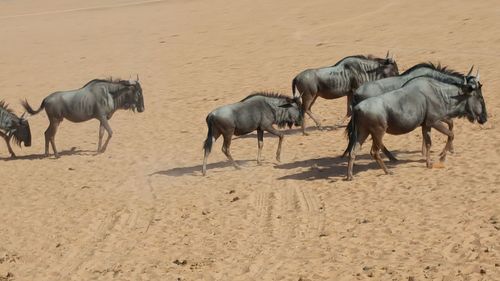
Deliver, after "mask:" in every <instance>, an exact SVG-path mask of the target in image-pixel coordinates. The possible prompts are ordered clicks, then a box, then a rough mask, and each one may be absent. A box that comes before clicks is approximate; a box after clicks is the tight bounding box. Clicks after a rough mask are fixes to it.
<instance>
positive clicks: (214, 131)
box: [201, 128, 220, 175]
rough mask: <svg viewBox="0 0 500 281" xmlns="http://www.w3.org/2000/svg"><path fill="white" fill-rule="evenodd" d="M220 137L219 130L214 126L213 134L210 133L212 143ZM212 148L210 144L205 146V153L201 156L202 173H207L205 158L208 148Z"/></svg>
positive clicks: (208, 151) (206, 158)
mask: <svg viewBox="0 0 500 281" xmlns="http://www.w3.org/2000/svg"><path fill="white" fill-rule="evenodd" d="M219 137H220V132H219V131H218V130H217V129H216V128H214V129H213V134H212V143H214V142H215V141H217V139H218V138H219ZM211 149H212V147H211V146H210V148H205V153H204V156H203V168H202V169H201V173H202V174H203V175H206V174H207V160H208V155H210V150H211Z"/></svg>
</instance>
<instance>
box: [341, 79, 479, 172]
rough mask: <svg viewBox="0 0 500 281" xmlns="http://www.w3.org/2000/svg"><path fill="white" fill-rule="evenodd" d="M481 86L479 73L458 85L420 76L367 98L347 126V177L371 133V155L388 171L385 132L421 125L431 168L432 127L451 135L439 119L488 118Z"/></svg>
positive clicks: (396, 133) (406, 130)
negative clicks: (384, 156) (404, 84)
mask: <svg viewBox="0 0 500 281" xmlns="http://www.w3.org/2000/svg"><path fill="white" fill-rule="evenodd" d="M481 87H482V85H481V83H480V82H479V75H478V76H477V77H475V78H474V79H469V80H467V79H464V81H463V82H462V83H458V84H455V83H444V82H440V81H438V80H435V79H433V78H428V77H417V78H415V79H413V80H411V81H409V83H408V84H407V85H406V86H404V87H402V88H400V89H398V90H394V91H391V92H389V93H386V94H383V95H381V96H378V97H373V98H369V99H366V100H364V101H362V102H361V103H359V104H358V105H356V106H355V107H354V108H353V114H352V118H351V121H350V122H349V124H348V126H347V129H346V130H347V134H348V137H349V145H348V147H347V150H348V151H349V163H348V168H347V180H352V177H353V173H352V171H353V165H354V160H355V158H356V152H357V151H358V149H359V148H360V146H361V145H362V144H363V143H364V141H365V140H366V139H367V137H368V136H369V135H371V137H372V140H373V143H372V148H371V151H370V154H371V155H372V157H373V158H374V159H375V160H376V161H377V163H378V164H379V165H380V167H381V168H382V169H383V170H384V172H385V173H386V174H389V173H390V172H389V170H388V169H387V167H386V166H385V164H384V162H383V160H382V158H380V154H379V151H380V149H381V148H382V147H384V144H383V141H382V139H383V136H384V134H385V133H389V134H392V135H400V134H406V133H409V132H411V131H413V130H414V129H415V128H417V127H419V126H422V132H423V135H424V140H425V145H426V163H427V167H428V168H431V167H432V163H431V160H430V148H431V138H430V134H429V132H430V130H431V128H434V129H436V130H438V131H440V132H441V133H443V134H446V135H448V136H452V133H451V132H450V131H449V130H448V128H446V127H445V126H444V125H443V123H442V122H440V120H443V119H444V118H455V117H467V119H468V120H469V121H470V122H474V121H476V120H477V121H478V123H479V124H484V123H485V122H486V121H487V113H486V105H485V102H484V99H483V95H482V91H481ZM445 151H446V150H445ZM445 158H446V153H444V155H441V158H440V161H441V162H443V161H444V160H445Z"/></svg>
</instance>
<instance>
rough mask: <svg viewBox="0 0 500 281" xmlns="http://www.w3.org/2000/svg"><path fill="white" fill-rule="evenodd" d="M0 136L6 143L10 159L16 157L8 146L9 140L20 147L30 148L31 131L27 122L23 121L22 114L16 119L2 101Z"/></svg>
mask: <svg viewBox="0 0 500 281" xmlns="http://www.w3.org/2000/svg"><path fill="white" fill-rule="evenodd" d="M0 136H1V137H2V138H3V139H4V140H5V142H6V143H7V148H8V149H9V153H10V156H11V157H16V154H15V153H14V151H13V150H12V147H11V146H10V141H11V139H14V142H15V143H16V144H17V145H19V146H21V142H22V143H24V146H26V147H28V146H31V130H30V124H29V123H28V120H26V119H24V114H23V115H22V116H21V117H17V116H16V115H15V114H14V112H13V111H12V110H11V109H10V108H9V107H8V105H7V104H6V103H5V102H4V101H3V100H2V101H0Z"/></svg>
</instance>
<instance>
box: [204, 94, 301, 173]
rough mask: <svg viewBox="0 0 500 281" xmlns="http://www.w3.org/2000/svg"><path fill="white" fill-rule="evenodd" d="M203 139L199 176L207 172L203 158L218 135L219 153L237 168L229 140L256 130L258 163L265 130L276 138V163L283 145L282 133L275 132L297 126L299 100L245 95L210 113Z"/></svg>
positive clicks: (298, 123)
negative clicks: (220, 137) (220, 149)
mask: <svg viewBox="0 0 500 281" xmlns="http://www.w3.org/2000/svg"><path fill="white" fill-rule="evenodd" d="M206 121H207V127H208V133H207V139H206V140H205V144H204V146H203V148H204V150H205V157H204V159H203V170H202V172H203V175H205V174H206V172H207V167H206V166H207V159H208V155H209V154H210V151H211V150H212V144H213V142H215V141H216V140H217V138H218V137H219V136H220V135H222V136H223V138H224V144H223V145H222V152H223V153H224V154H225V155H226V157H227V158H228V159H229V160H230V161H231V163H232V164H233V165H234V167H235V168H239V167H238V165H237V164H236V162H234V160H233V157H232V156H231V152H230V151H229V147H230V146H231V137H232V136H233V135H236V136H241V135H245V134H248V133H251V132H253V131H255V130H257V140H258V148H259V150H258V153H257V163H258V164H260V163H261V162H260V155H261V151H262V147H263V145H264V131H267V132H269V133H271V134H273V135H275V136H278V137H279V143H278V150H277V151H276V160H277V161H280V155H281V143H282V142H283V133H281V132H280V131H278V130H276V129H275V128H274V127H273V125H277V126H278V128H283V127H285V126H287V125H288V127H290V128H291V127H292V126H293V125H295V126H300V124H301V122H302V112H301V110H300V101H299V100H298V99H292V98H290V97H287V96H284V95H280V94H276V93H265V92H257V93H254V94H251V95H249V96H248V97H246V98H244V99H243V100H241V101H240V102H237V103H234V104H230V105H225V106H222V107H219V108H217V109H215V110H214V111H212V112H210V113H209V114H208V116H207V119H206Z"/></svg>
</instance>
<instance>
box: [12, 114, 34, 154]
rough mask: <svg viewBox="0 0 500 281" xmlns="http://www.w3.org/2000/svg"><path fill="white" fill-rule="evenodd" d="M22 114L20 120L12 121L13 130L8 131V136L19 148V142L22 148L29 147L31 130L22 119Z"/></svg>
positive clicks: (26, 121)
mask: <svg viewBox="0 0 500 281" xmlns="http://www.w3.org/2000/svg"><path fill="white" fill-rule="evenodd" d="M23 117H24V114H23V116H21V118H19V119H17V120H15V121H14V124H13V128H12V129H11V130H10V134H12V136H13V137H14V142H15V143H17V145H19V146H21V142H22V143H24V146H26V147H28V146H31V130H30V124H29V122H28V120H26V119H24V118H23Z"/></svg>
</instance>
